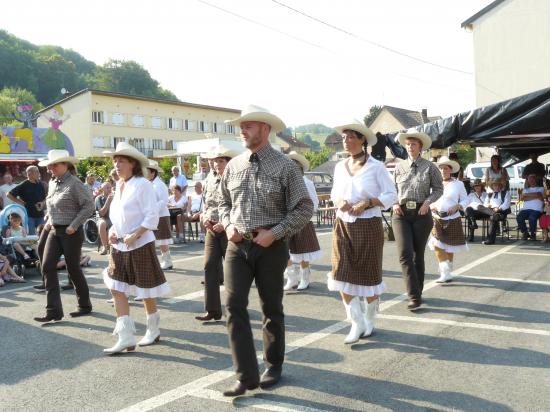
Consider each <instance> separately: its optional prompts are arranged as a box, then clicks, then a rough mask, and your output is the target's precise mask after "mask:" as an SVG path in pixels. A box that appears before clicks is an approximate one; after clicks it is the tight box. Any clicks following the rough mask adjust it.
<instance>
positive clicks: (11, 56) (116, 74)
mask: <svg viewBox="0 0 550 412" xmlns="http://www.w3.org/2000/svg"><path fill="white" fill-rule="evenodd" d="M8 87H9V88H21V89H26V90H28V91H30V92H31V93H32V94H33V95H34V96H36V99H37V100H38V101H39V102H41V103H42V104H44V105H48V104H51V103H53V102H55V101H56V100H59V99H60V98H61V97H62V96H61V94H60V90H61V89H62V88H65V89H66V90H68V91H71V92H75V91H77V90H81V89H84V88H86V87H90V88H96V89H102V90H107V91H113V92H122V93H131V94H138V95H142V96H150V97H160V98H170V99H176V96H175V95H174V94H173V93H172V92H170V91H168V90H165V89H162V88H161V87H160V86H159V82H158V81H156V80H155V79H153V78H151V76H150V74H149V72H148V71H147V70H145V68H143V67H142V66H141V65H140V64H139V63H136V62H133V61H120V60H109V61H108V62H107V63H105V64H104V65H101V66H98V65H96V64H95V63H94V62H92V61H89V60H87V59H86V58H85V57H83V56H82V55H81V54H79V53H77V52H76V51H74V50H69V49H64V48H62V47H59V46H37V45H35V44H32V43H30V42H28V41H26V40H23V39H19V38H18V37H15V36H13V35H11V34H9V33H8V32H6V31H5V30H0V90H1V89H4V88H8Z"/></svg>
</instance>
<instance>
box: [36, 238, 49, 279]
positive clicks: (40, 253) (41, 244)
mask: <svg viewBox="0 0 550 412" xmlns="http://www.w3.org/2000/svg"><path fill="white" fill-rule="evenodd" d="M48 233H49V232H48V231H47V230H46V229H42V232H40V237H39V238H38V244H37V251H36V253H37V254H38V260H39V262H40V275H41V276H42V283H44V284H45V283H46V278H45V277H44V271H43V270H42V262H43V261H44V248H45V247H46V240H47V239H48Z"/></svg>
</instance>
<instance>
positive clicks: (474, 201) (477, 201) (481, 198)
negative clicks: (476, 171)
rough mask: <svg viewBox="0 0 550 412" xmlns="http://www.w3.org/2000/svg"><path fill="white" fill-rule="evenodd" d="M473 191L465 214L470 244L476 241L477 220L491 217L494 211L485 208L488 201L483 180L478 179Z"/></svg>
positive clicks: (469, 196)
mask: <svg viewBox="0 0 550 412" xmlns="http://www.w3.org/2000/svg"><path fill="white" fill-rule="evenodd" d="M473 189H474V190H472V191H471V192H470V194H469V195H468V201H469V203H468V206H466V209H465V214H466V220H467V222H468V242H473V241H474V231H475V230H476V229H477V227H478V226H477V222H476V220H477V219H483V218H485V217H487V216H491V215H492V214H493V211H492V210H491V209H489V208H487V207H485V206H484V204H485V201H486V200H487V193H486V192H485V186H484V184H483V182H482V181H481V179H476V180H475V181H474V184H473Z"/></svg>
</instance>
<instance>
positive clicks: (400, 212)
mask: <svg viewBox="0 0 550 412" xmlns="http://www.w3.org/2000/svg"><path fill="white" fill-rule="evenodd" d="M392 209H393V213H394V214H396V215H398V216H403V210H402V209H401V205H398V204H395V205H393V206H392Z"/></svg>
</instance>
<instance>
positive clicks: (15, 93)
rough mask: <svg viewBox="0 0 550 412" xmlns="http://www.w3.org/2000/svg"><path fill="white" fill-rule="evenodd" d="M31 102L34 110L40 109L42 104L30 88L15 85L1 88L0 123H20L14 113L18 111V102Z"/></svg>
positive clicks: (5, 124) (4, 124)
mask: <svg viewBox="0 0 550 412" xmlns="http://www.w3.org/2000/svg"><path fill="white" fill-rule="evenodd" d="M21 103H30V104H32V106H33V111H35V112H36V111H37V110H40V109H41V108H42V105H41V104H40V103H39V102H38V101H37V100H36V97H35V96H34V95H33V94H32V93H31V92H30V91H28V90H25V89H19V88H15V87H6V88H4V89H2V90H0V124H1V125H3V126H7V125H20V124H21V123H20V122H18V121H17V120H15V119H14V118H13V113H16V108H17V105H18V104H21Z"/></svg>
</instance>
